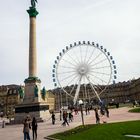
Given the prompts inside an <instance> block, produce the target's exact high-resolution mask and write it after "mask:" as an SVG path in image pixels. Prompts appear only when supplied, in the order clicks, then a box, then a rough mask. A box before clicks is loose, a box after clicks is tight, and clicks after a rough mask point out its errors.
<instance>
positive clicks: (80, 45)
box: [80, 45, 82, 62]
mask: <svg viewBox="0 0 140 140" xmlns="http://www.w3.org/2000/svg"><path fill="white" fill-rule="evenodd" d="M80 56H81V62H82V48H81V45H80Z"/></svg>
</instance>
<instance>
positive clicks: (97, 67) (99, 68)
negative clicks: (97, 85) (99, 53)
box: [91, 66, 110, 69]
mask: <svg viewBox="0 0 140 140" xmlns="http://www.w3.org/2000/svg"><path fill="white" fill-rule="evenodd" d="M103 68H110V66H103V67H93V68H91V69H103Z"/></svg>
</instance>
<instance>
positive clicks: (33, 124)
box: [32, 117, 37, 140]
mask: <svg viewBox="0 0 140 140" xmlns="http://www.w3.org/2000/svg"><path fill="white" fill-rule="evenodd" d="M32 134H33V140H36V139H37V120H36V118H35V117H33V120H32Z"/></svg>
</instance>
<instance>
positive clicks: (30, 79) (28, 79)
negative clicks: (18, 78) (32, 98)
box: [24, 77, 41, 83]
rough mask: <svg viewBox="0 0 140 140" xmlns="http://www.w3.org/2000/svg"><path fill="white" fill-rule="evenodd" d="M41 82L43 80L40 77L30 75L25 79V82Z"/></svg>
mask: <svg viewBox="0 0 140 140" xmlns="http://www.w3.org/2000/svg"><path fill="white" fill-rule="evenodd" d="M36 82H37V83H41V80H40V79H39V78H38V77H28V78H27V79H25V80H24V83H36Z"/></svg>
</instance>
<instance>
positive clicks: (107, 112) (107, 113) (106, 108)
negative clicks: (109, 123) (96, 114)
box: [105, 105, 109, 118]
mask: <svg viewBox="0 0 140 140" xmlns="http://www.w3.org/2000/svg"><path fill="white" fill-rule="evenodd" d="M105 112H106V116H107V117H108V118H109V110H108V106H107V105H106V106H105Z"/></svg>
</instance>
